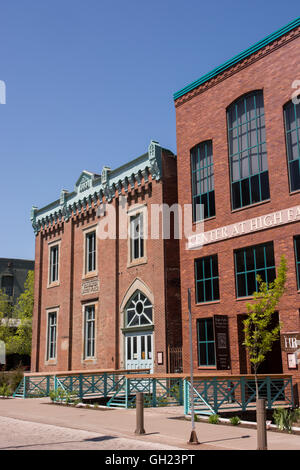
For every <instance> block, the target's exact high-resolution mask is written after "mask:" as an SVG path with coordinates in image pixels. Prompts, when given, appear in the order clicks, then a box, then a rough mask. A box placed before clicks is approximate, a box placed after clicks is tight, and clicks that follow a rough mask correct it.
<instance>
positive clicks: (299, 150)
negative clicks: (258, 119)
mask: <svg viewBox="0 0 300 470" xmlns="http://www.w3.org/2000/svg"><path fill="white" fill-rule="evenodd" d="M283 112H284V122H285V136H286V153H287V159H288V168H289V179H290V190H291V191H296V190H297V189H300V104H296V103H293V102H292V101H289V102H288V103H287V104H286V105H285V106H284V108H283Z"/></svg>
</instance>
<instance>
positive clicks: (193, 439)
mask: <svg viewBox="0 0 300 470" xmlns="http://www.w3.org/2000/svg"><path fill="white" fill-rule="evenodd" d="M188 307H189V336H190V369H191V371H190V376H191V377H190V379H191V382H190V400H191V415H192V432H191V436H190V440H189V441H188V444H200V442H199V441H198V438H197V434H196V431H195V413H194V365H193V336H192V303H191V289H190V288H189V289H188Z"/></svg>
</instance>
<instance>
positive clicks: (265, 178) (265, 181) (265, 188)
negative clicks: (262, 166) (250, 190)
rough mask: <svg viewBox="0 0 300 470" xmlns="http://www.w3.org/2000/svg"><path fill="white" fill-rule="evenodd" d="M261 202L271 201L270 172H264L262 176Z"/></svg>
mask: <svg viewBox="0 0 300 470" xmlns="http://www.w3.org/2000/svg"><path fill="white" fill-rule="evenodd" d="M260 187H261V200H262V201H265V200H266V199H270V187H269V172H268V171H264V172H263V173H261V174H260Z"/></svg>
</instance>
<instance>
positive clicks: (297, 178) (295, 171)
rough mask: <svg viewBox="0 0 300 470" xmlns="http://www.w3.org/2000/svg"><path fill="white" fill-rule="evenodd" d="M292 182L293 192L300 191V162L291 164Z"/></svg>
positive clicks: (296, 161)
mask: <svg viewBox="0 0 300 470" xmlns="http://www.w3.org/2000/svg"><path fill="white" fill-rule="evenodd" d="M290 180H291V191H296V190H297V189H300V171H299V160H294V161H292V162H290Z"/></svg>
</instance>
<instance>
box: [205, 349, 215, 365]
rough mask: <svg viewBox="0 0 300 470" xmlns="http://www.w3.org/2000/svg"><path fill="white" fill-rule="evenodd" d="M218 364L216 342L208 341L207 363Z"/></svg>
mask: <svg viewBox="0 0 300 470" xmlns="http://www.w3.org/2000/svg"><path fill="white" fill-rule="evenodd" d="M215 364H216V359H215V344H214V343H208V345H207V365H208V366H214V365H215Z"/></svg>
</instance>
